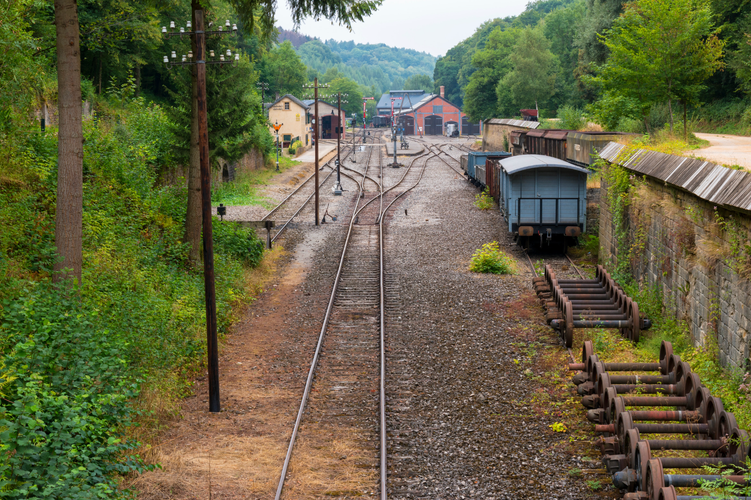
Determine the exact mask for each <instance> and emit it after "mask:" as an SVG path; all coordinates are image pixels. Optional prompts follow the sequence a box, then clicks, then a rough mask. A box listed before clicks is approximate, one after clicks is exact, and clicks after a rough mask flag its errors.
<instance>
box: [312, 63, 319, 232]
mask: <svg viewBox="0 0 751 500" xmlns="http://www.w3.org/2000/svg"><path fill="white" fill-rule="evenodd" d="M313 85H314V86H315V90H314V91H315V105H314V106H315V114H316V123H315V127H314V128H315V138H316V147H315V149H316V153H315V156H316V173H315V177H316V178H315V182H316V226H317V225H318V214H319V208H318V77H316V78H315V79H314V80H313Z"/></svg>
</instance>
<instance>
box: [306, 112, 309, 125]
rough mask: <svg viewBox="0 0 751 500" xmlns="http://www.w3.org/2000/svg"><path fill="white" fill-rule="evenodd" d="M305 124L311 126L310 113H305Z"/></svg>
mask: <svg viewBox="0 0 751 500" xmlns="http://www.w3.org/2000/svg"><path fill="white" fill-rule="evenodd" d="M305 124H306V125H310V113H305Z"/></svg>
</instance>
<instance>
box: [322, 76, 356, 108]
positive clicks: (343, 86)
mask: <svg viewBox="0 0 751 500" xmlns="http://www.w3.org/2000/svg"><path fill="white" fill-rule="evenodd" d="M329 85H330V87H329V88H328V89H327V90H326V92H327V93H329V94H331V95H332V96H334V95H336V93H337V92H341V93H342V94H347V97H343V98H342V100H346V101H347V103H346V104H342V114H345V115H347V116H350V115H352V113H357V112H358V111H361V110H362V93H361V92H360V86H359V85H357V82H355V81H354V80H351V79H349V78H341V77H340V78H336V79H334V80H332V81H331V82H330V83H329ZM330 102H331V104H334V105H335V104H336V98H335V97H331V99H330Z"/></svg>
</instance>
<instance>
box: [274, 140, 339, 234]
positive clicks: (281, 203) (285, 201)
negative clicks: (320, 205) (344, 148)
mask: <svg viewBox="0 0 751 500" xmlns="http://www.w3.org/2000/svg"><path fill="white" fill-rule="evenodd" d="M350 154H352V152H351V151H350V152H348V153H347V156H346V158H348V157H349V155H350ZM332 159H333V158H332ZM329 163H331V160H329V161H327V162H326V163H324V164H323V165H322V166H321V167H320V168H323V167H326V166H329ZM315 175H316V174H315V172H313V173H312V174H310V177H308V178H307V179H305V181H303V183H302V184H300V185H299V186H297V187H296V188H295V190H294V191H292V192H291V193H290V194H288V195H287V197H286V198H284V199H283V200H282V201H280V202H279V204H278V205H277V206H275V207H274V208H272V209H271V210H270V211H269V213H267V214H266V215H264V216H263V218H262V219H261V220H262V221H264V220H266V219H268V218H269V217H271V216H272V215H273V214H274V213H276V211H277V210H279V209H280V208H282V205H284V204H285V203H287V200H289V199H290V198H292V197H293V196H294V195H295V194H297V192H298V191H299V190H301V189H302V188H303V186H305V185H306V184H307V183H308V182H309V181H310V180H311V179H312V178H313V177H315ZM326 179H328V177H327V178H326ZM326 179H324V180H323V182H321V183H320V184H319V185H318V187H319V188H320V187H321V186H323V183H324V182H326Z"/></svg>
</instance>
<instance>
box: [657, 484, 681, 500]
mask: <svg viewBox="0 0 751 500" xmlns="http://www.w3.org/2000/svg"><path fill="white" fill-rule="evenodd" d="M657 498H658V500H677V499H678V495H677V494H676V492H675V486H673V485H670V486H667V487H665V488H660V496H659V497H657Z"/></svg>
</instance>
